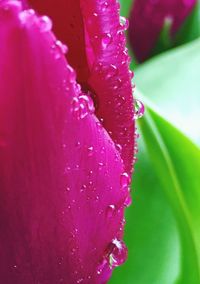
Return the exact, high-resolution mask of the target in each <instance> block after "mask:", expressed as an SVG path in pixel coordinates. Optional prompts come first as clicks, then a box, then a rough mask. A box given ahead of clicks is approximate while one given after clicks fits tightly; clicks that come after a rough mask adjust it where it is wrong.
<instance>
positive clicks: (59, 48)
mask: <svg viewBox="0 0 200 284" xmlns="http://www.w3.org/2000/svg"><path fill="white" fill-rule="evenodd" d="M52 49H53V51H54V53H55V59H59V58H61V56H62V55H63V54H66V53H67V51H68V48H67V46H66V45H65V44H63V43H62V42H61V41H60V40H56V41H55V43H54V45H53V46H52Z"/></svg>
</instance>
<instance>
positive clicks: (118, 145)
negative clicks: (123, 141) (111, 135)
mask: <svg viewBox="0 0 200 284" xmlns="http://www.w3.org/2000/svg"><path fill="white" fill-rule="evenodd" d="M115 147H116V149H117V151H119V152H120V153H121V151H122V146H121V145H120V144H115Z"/></svg>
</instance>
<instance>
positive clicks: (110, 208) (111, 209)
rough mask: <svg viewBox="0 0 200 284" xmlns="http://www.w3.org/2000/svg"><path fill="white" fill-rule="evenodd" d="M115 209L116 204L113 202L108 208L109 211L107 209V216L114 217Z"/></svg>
mask: <svg viewBox="0 0 200 284" xmlns="http://www.w3.org/2000/svg"><path fill="white" fill-rule="evenodd" d="M114 211H115V205H113V204H111V205H109V206H108V208H107V211H106V214H107V216H108V217H109V218H110V217H112V216H113V213H114Z"/></svg>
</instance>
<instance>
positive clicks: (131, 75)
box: [129, 70, 134, 79]
mask: <svg viewBox="0 0 200 284" xmlns="http://www.w3.org/2000/svg"><path fill="white" fill-rule="evenodd" d="M129 74H130V78H131V79H133V78H134V72H133V71H132V70H129Z"/></svg>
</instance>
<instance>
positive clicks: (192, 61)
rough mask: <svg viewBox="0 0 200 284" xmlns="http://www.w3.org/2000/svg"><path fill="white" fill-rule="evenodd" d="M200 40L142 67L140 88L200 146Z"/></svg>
mask: <svg viewBox="0 0 200 284" xmlns="http://www.w3.org/2000/svg"><path fill="white" fill-rule="evenodd" d="M199 67H200V39H198V40H195V41H193V42H192V43H189V44H186V45H184V46H181V47H179V48H177V49H173V50H170V51H168V52H166V53H164V54H162V55H159V56H156V57H154V58H153V59H151V60H149V61H148V62H146V63H144V64H143V65H140V66H139V67H138V68H137V70H136V72H135V75H136V76H135V79H136V86H137V87H138V88H139V89H140V90H141V92H142V93H143V94H145V95H146V97H148V98H149V100H150V101H151V102H153V103H154V104H155V106H156V107H157V109H158V110H159V112H160V113H162V114H163V115H164V116H165V117H166V118H167V119H168V120H169V121H171V122H172V124H174V125H175V126H176V127H178V128H179V129H181V131H183V132H184V133H185V134H186V135H188V136H189V137H190V138H191V139H192V140H193V141H194V142H195V143H196V144H198V145H200V123H199V107H200V80H199Z"/></svg>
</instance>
